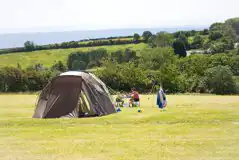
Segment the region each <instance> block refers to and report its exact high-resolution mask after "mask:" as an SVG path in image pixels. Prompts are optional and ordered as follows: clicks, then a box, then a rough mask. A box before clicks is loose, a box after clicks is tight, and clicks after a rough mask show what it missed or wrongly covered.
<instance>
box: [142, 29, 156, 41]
mask: <svg viewBox="0 0 239 160" xmlns="http://www.w3.org/2000/svg"><path fill="white" fill-rule="evenodd" d="M152 35H153V34H152V33H151V32H150V31H144V32H143V34H142V37H143V40H144V41H146V42H148V40H149V38H150V37H151V36H152Z"/></svg>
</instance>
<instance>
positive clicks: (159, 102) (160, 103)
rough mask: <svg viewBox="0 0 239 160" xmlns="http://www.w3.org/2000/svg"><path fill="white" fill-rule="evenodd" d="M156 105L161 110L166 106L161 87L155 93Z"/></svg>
mask: <svg viewBox="0 0 239 160" xmlns="http://www.w3.org/2000/svg"><path fill="white" fill-rule="evenodd" d="M157 105H158V107H159V108H161V109H162V108H165V107H166V105H167V100H166V95H165V93H164V91H163V89H162V88H161V87H160V90H159V91H158V93H157Z"/></svg>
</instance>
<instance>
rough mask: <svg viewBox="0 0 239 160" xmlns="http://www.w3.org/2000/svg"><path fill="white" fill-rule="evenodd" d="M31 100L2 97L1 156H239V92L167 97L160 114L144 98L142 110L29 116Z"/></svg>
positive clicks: (24, 159) (209, 159)
mask: <svg viewBox="0 0 239 160" xmlns="http://www.w3.org/2000/svg"><path fill="white" fill-rule="evenodd" d="M35 98H36V96H35V95H0V159H1V160H46V159H49V160H69V159H74V160H75V159H87V160H89V159H90V160H101V159H102V160H107V159H113V160H138V159H146V160H151V159H170V160H171V159H172V160H176V159H182V160H204V159H205V160H219V159H220V160H229V159H230V160H235V159H239V96H209V95H207V96H202V95H200V96H196V95H195V96H189V95H188V96H186V95H175V96H172V95H171V96H168V101H169V102H168V103H169V105H168V108H167V111H164V112H160V110H159V109H158V108H155V107H152V99H153V97H152V96H150V97H149V96H143V97H142V107H143V108H144V112H143V113H137V110H136V109H129V108H126V109H123V111H122V112H121V113H117V114H114V115H110V116H106V117H100V118H89V119H52V120H43V119H32V118H31V116H32V114H33V111H34V104H35V102H36V99H35ZM148 98H150V99H148ZM154 98H155V97H154Z"/></svg>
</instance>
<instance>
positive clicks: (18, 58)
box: [0, 43, 146, 68]
mask: <svg viewBox="0 0 239 160" xmlns="http://www.w3.org/2000/svg"><path fill="white" fill-rule="evenodd" d="M145 47H146V44H143V43H142V44H126V45H114V46H100V47H84V48H71V49H53V50H43V51H34V52H19V53H11V54H2V55H0V67H4V66H13V67H16V66H17V63H19V64H20V65H21V67H22V68H26V67H28V66H29V65H33V64H37V63H41V64H43V65H44V66H46V67H50V66H52V65H53V64H54V63H56V62H57V61H59V60H61V61H63V62H66V60H67V57H68V55H69V54H70V53H72V52H75V51H85V50H92V49H97V48H105V49H107V50H108V51H109V52H112V51H116V50H119V49H125V48H131V49H133V50H136V51H137V50H142V49H143V48H145Z"/></svg>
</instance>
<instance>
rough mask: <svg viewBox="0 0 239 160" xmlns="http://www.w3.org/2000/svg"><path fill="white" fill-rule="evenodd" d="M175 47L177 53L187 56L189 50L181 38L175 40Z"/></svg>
mask: <svg viewBox="0 0 239 160" xmlns="http://www.w3.org/2000/svg"><path fill="white" fill-rule="evenodd" d="M173 49H174V53H175V54H176V55H179V56H180V57H186V56H187V51H186V48H185V45H184V42H182V41H181V40H179V39H177V40H176V41H174V42H173Z"/></svg>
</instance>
